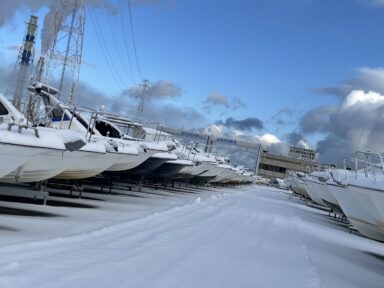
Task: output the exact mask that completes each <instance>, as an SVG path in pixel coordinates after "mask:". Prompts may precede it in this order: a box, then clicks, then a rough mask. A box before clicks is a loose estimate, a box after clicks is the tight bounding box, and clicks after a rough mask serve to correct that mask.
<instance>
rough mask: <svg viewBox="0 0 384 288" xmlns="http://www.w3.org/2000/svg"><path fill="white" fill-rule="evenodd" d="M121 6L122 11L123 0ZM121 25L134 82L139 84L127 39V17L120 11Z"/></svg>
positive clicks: (120, 0)
mask: <svg viewBox="0 0 384 288" xmlns="http://www.w3.org/2000/svg"><path fill="white" fill-rule="evenodd" d="M119 7H120V11H123V4H122V0H119ZM119 14H120V26H121V29H122V32H123V33H122V35H123V44H124V46H125V50H126V52H127V53H126V55H127V58H128V66H129V70H130V71H131V74H132V76H133V78H134V82H135V85H137V81H136V77H135V73H134V71H133V66H132V60H131V55H130V53H129V51H130V49H129V44H128V40H127V35H128V33H127V30H126V24H125V17H123V13H122V12H120V13H119Z"/></svg>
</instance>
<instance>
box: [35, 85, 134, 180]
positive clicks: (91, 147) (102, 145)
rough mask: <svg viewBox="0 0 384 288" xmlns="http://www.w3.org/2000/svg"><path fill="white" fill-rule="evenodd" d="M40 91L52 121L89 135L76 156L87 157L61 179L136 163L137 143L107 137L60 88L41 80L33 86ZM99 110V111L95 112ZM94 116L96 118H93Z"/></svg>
mask: <svg viewBox="0 0 384 288" xmlns="http://www.w3.org/2000/svg"><path fill="white" fill-rule="evenodd" d="M30 90H31V91H34V92H35V93H36V94H37V95H39V96H40V97H42V99H43V102H44V105H45V107H46V111H47V115H48V116H49V117H50V119H49V120H50V123H49V125H50V126H51V127H53V128H56V129H58V130H63V129H64V130H70V131H78V132H79V133H82V134H83V135H84V137H86V138H87V145H85V146H84V147H83V148H82V149H80V150H79V151H78V152H77V153H74V155H73V156H75V157H78V158H81V159H83V161H79V162H77V163H74V164H73V165H70V166H68V167H67V168H66V169H65V170H64V171H62V173H60V174H59V175H57V176H56V178H59V179H82V178H87V177H91V176H95V175H97V174H99V173H101V172H103V171H105V170H107V169H109V168H111V167H113V165H115V166H114V167H113V171H118V170H119V169H123V170H125V169H127V168H128V167H130V166H132V164H131V162H132V160H131V158H130V156H134V155H137V154H138V150H137V146H135V145H124V143H117V142H116V141H113V139H109V138H106V137H103V136H102V135H101V134H100V133H99V132H98V131H97V130H96V129H94V127H92V122H91V121H90V122H88V123H87V121H86V120H85V119H84V118H83V117H82V116H80V113H78V112H76V111H70V110H69V108H68V107H65V106H64V105H63V104H62V103H61V102H60V101H59V100H57V99H56V98H55V96H54V95H56V94H57V90H55V89H54V88H52V87H49V86H47V85H43V84H41V83H36V84H35V85H34V86H31V87H30ZM95 114H96V113H95ZM91 120H94V119H93V118H91Z"/></svg>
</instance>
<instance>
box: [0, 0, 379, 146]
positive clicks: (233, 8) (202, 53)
mask: <svg viewBox="0 0 384 288" xmlns="http://www.w3.org/2000/svg"><path fill="white" fill-rule="evenodd" d="M29 2H33V1H26V4H25V7H24V8H23V9H20V7H23V5H20V7H16V8H17V9H16V8H15V11H17V13H16V16H15V17H11V18H12V19H6V21H5V22H4V23H3V25H2V28H1V30H0V41H1V42H0V45H1V46H2V49H1V50H2V52H1V54H0V56H1V57H2V58H4V59H5V62H8V63H13V62H14V59H15V57H16V55H17V51H16V50H10V49H7V48H8V47H9V46H12V45H18V44H19V43H20V41H21V38H22V36H23V33H24V29H25V26H24V22H25V21H27V19H28V17H29V14H30V13H31V12H33V13H37V14H38V15H39V16H40V18H41V19H43V17H44V15H45V13H46V12H47V11H48V8H47V7H46V6H44V1H43V0H41V1H35V2H41V3H42V4H41V5H40V6H38V5H37V6H34V5H28V3H29ZM107 2H108V3H109V4H111V6H113V7H115V8H118V9H117V10H116V11H115V12H116V13H111V12H106V9H104V8H101V7H100V5H99V6H97V7H96V8H92V9H91V10H92V11H88V14H87V25H86V32H85V40H84V50H83V59H84V62H85V63H84V65H83V66H82V68H81V81H82V82H85V83H88V84H89V85H90V86H92V87H94V89H96V90H98V91H99V92H101V93H102V94H104V95H105V96H106V97H109V98H110V99H117V98H116V97H117V96H116V95H119V94H120V93H121V91H122V90H123V89H128V88H129V87H131V86H133V85H135V84H137V83H139V80H140V77H139V75H138V73H137V69H136V68H135V67H136V66H135V65H133V66H134V69H133V70H134V71H135V75H134V76H132V75H127V73H126V72H125V71H124V70H125V69H127V65H128V61H127V59H126V58H125V57H126V55H127V54H125V53H126V51H125V50H124V47H125V46H124V37H123V36H121V33H122V32H123V31H122V28H121V27H122V26H121V25H126V26H125V27H126V29H127V31H129V29H130V27H129V15H128V9H127V5H124V4H123V5H122V6H119V5H120V4H121V3H126V1H123V0H115V1H112V0H111V1H107ZM47 3H49V1H48V2H47ZM143 3H144V4H143ZM133 4H135V5H133V7H132V15H133V23H134V31H135V34H134V36H135V40H136V47H137V53H138V59H139V64H140V70H141V76H142V78H144V79H149V80H151V81H153V82H156V81H158V80H167V81H169V82H171V83H173V84H175V85H177V86H178V87H180V88H181V91H182V93H181V96H179V97H162V98H161V99H160V98H159V99H158V100H153V101H154V103H156V105H159V106H161V105H172V106H174V107H176V108H178V109H180V110H181V111H183V109H186V107H189V108H188V109H194V110H195V111H196V112H197V113H198V114H201V115H202V116H203V118H204V120H202V121H201V122H199V125H201V123H205V124H206V125H207V126H208V125H210V124H213V123H215V122H216V123H217V121H220V120H221V121H222V122H225V120H226V119H227V118H228V117H232V118H233V119H235V120H242V119H246V118H257V119H259V120H261V121H262V122H263V124H264V128H263V129H261V130H260V129H253V130H245V131H244V132H245V133H246V134H249V135H252V136H253V135H262V134H264V133H271V134H274V135H276V136H277V137H278V138H280V139H281V140H283V141H284V140H285V139H286V135H287V134H289V133H291V132H293V131H295V132H297V133H299V134H300V135H302V136H303V137H304V138H305V139H306V140H307V141H308V142H309V143H310V144H311V146H312V147H314V148H316V145H317V142H318V141H320V140H321V139H322V137H325V136H324V135H326V133H328V132H329V131H311V133H303V129H302V127H301V126H300V121H301V119H302V117H303V116H304V115H305V114H306V113H307V112H308V111H309V110H311V109H312V108H316V107H320V106H324V105H338V104H339V103H341V102H342V101H343V98H341V97H338V96H337V95H326V94H332V93H324V90H322V88H324V87H336V86H339V85H341V84H343V83H344V82H345V81H347V82H348V79H355V78H359V77H360V76H361V75H360V74H359V73H360V72H359V71H360V70H359V69H361V68H364V67H366V68H370V69H377V68H379V67H382V66H384V64H383V61H384V57H383V55H384V37H383V36H384V35H383V34H384V32H383V29H382V27H384V17H383V16H384V7H382V4H383V3H382V1H380V0H377V1H368V0H367V1H359V0H257V1H251V0H239V1H219V0H209V1H202V0H184V1H172V0H169V1H155V0H149V1H143V0H141V1H140V0H137V1H133ZM136 4H137V5H136ZM28 7H40V8H39V9H28ZM88 10H90V9H88ZM92 17H94V18H97V21H98V23H99V25H100V26H101V27H102V29H101V30H102V32H101V33H102V35H103V36H102V37H104V38H105V41H106V43H108V47H107V49H106V51H107V53H108V54H109V55H110V57H111V58H112V59H113V62H114V65H115V66H116V70H117V72H118V73H119V74H120V75H121V77H122V78H124V80H123V82H124V83H123V85H119V83H117V81H116V80H115V79H114V78H113V77H112V76H111V75H110V72H109V69H108V67H107V65H106V61H105V58H104V56H103V53H102V51H101V49H100V46H99V42H98V40H97V37H96V35H95V28H94V23H92ZM123 17H124V20H123ZM8 18H10V17H8ZM0 22H2V21H0ZM122 23H123V24H122ZM111 29H112V30H111ZM112 31H114V32H112ZM113 36H114V37H113ZM126 37H127V38H125V39H126V41H128V42H129V43H131V41H132V39H131V38H130V37H131V36H130V35H128V36H126ZM114 38H115V39H116V41H115V40H114ZM117 47H121V48H117ZM119 49H121V50H119ZM129 53H130V57H131V58H132V59H133V58H134V57H133V56H134V55H133V50H132V49H130V51H129ZM37 54H38V53H37ZM122 55H123V56H124V57H123V58H121V56H122ZM124 67H125V68H124ZM128 70H129V69H128ZM133 80H135V81H133ZM354 88H356V89H358V88H360V87H354ZM361 88H362V89H366V90H367V89H369V87H368V88H367V87H361ZM319 90H321V91H323V92H322V93H319ZM316 91H317V92H316ZM379 92H380V91H379ZM212 93H214V94H216V95H221V96H224V97H226V99H227V100H228V103H229V104H228V106H227V107H226V106H225V105H222V104H220V103H219V102H216V103H214V102H210V109H204V107H206V106H204V105H205V104H204V103H206V102H205V101H206V100H207V98H208V97H209V95H210V94H212ZM80 97H81V96H80ZM234 98H235V99H237V101H239V100H240V102H239V103H243V104H244V105H240V106H241V107H240V108H239V109H236V110H235V109H232V108H231V105H230V104H231V101H233V99H234ZM132 101H133V99H131V101H128V102H129V103H131V102H132ZM215 104H216V105H215ZM132 105H133V104H132ZM207 111H208V112H207ZM278 121H279V122H280V124H278V123H277V122H278Z"/></svg>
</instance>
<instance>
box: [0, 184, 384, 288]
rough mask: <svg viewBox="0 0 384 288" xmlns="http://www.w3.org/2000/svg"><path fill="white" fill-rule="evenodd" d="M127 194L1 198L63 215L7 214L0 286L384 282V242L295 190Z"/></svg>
mask: <svg viewBox="0 0 384 288" xmlns="http://www.w3.org/2000/svg"><path fill="white" fill-rule="evenodd" d="M116 189H117V188H116ZM195 191H196V190H195ZM114 192H117V190H114ZM119 193H120V194H117V195H109V194H96V195H95V194H92V193H85V196H88V197H91V196H92V197H93V198H95V197H98V198H100V199H101V200H103V201H100V200H95V199H86V198H84V199H66V201H68V202H71V203H77V204H88V205H93V206H97V207H94V208H73V207H72V208H69V207H54V206H39V205H31V204H23V203H9V202H0V206H2V207H5V206H8V207H17V208H20V209H21V208H23V209H29V210H31V211H32V210H33V211H40V212H44V213H51V214H55V215H59V216H56V217H41V216H40V217H31V216H29V217H28V216H15V215H2V218H1V220H0V225H1V227H3V230H0V233H1V237H0V244H1V245H0V287H2V288H3V287H6V288H13V287H17V288H22V287H166V288H168V287H187V288H188V287H193V288H196V287H209V288H211V287H295V288H296V287H382V283H384V282H383V281H384V275H383V273H382V271H383V269H384V261H383V256H384V246H383V245H384V244H382V243H379V242H375V241H373V240H369V239H366V238H363V237H361V236H360V235H357V234H354V233H352V234H350V233H348V229H347V228H346V227H345V225H344V224H342V223H341V222H339V221H336V220H334V219H332V218H331V217H329V216H328V215H327V214H326V213H324V212H322V211H320V210H316V209H314V208H310V207H307V206H305V205H303V202H301V201H300V200H298V199H296V198H294V197H292V195H291V194H290V193H289V192H284V191H283V190H278V189H272V188H265V187H259V186H249V187H247V188H222V189H215V188H210V189H204V190H202V189H200V190H198V191H196V192H195V193H190V191H189V192H188V193H187V191H186V193H181V192H177V193H176V192H171V191H169V190H168V191H165V190H151V189H149V188H148V189H147V190H145V191H143V192H132V191H129V192H128V191H126V192H124V191H123V190H119ZM129 195H130V196H129ZM134 196H135V197H134ZM59 198H60V199H61V197H57V196H54V197H53V199H59Z"/></svg>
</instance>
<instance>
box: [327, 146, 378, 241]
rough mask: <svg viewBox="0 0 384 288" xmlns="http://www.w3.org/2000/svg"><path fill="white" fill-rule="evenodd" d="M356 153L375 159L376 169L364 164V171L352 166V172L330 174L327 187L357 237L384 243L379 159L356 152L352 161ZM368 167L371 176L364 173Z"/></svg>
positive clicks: (369, 164)
mask: <svg viewBox="0 0 384 288" xmlns="http://www.w3.org/2000/svg"><path fill="white" fill-rule="evenodd" d="M359 153H363V154H364V155H365V156H369V157H367V158H370V157H371V156H372V155H378V156H379V158H380V161H381V167H380V169H377V166H375V165H372V163H368V165H366V166H365V169H364V170H358V169H357V165H356V166H355V172H349V171H346V172H345V173H344V174H342V173H333V181H327V185H328V187H329V188H330V190H331V191H332V193H333V194H334V196H335V197H336V198H337V201H338V203H339V204H340V206H341V209H342V210H343V212H344V213H345V215H346V217H347V218H348V220H349V221H350V222H351V224H352V225H353V226H354V227H355V228H356V229H357V230H358V231H359V232H360V233H361V234H363V235H365V236H367V237H369V238H372V239H375V240H379V241H384V225H383V223H384V206H382V204H384V176H383V170H382V164H383V162H382V160H381V155H379V154H374V153H370V152H357V153H356V159H357V155H358V154H359ZM356 163H357V160H356ZM368 166H370V167H371V168H372V169H371V172H372V173H367V172H368V171H367V167H368ZM378 170H381V171H378ZM377 172H380V174H377ZM340 175H341V176H340Z"/></svg>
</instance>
